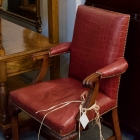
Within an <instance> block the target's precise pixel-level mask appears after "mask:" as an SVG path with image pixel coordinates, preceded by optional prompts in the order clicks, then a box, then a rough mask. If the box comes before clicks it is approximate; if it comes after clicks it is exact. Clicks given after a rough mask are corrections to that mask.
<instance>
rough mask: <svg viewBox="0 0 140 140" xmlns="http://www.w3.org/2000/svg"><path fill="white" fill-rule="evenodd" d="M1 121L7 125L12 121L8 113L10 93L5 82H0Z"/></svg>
mask: <svg viewBox="0 0 140 140" xmlns="http://www.w3.org/2000/svg"><path fill="white" fill-rule="evenodd" d="M0 112H1V116H0V122H1V123H2V124H3V125H5V124H9V123H10V119H9V115H8V93H7V89H6V85H5V83H0Z"/></svg>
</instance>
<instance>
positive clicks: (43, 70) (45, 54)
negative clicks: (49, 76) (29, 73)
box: [31, 51, 48, 83]
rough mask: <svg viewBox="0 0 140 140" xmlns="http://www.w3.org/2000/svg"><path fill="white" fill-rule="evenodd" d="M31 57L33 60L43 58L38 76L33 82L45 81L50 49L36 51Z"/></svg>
mask: <svg viewBox="0 0 140 140" xmlns="http://www.w3.org/2000/svg"><path fill="white" fill-rule="evenodd" d="M31 58H32V59H33V61H36V60H40V59H42V67H41V69H40V72H39V74H38V76H37V78H36V79H35V80H34V81H33V83H38V82H41V81H43V79H44V77H45V75H46V73H47V69H48V51H46V52H41V53H36V54H34V55H32V56H31Z"/></svg>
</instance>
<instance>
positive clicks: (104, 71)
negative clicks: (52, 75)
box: [10, 5, 130, 140]
mask: <svg viewBox="0 0 140 140" xmlns="http://www.w3.org/2000/svg"><path fill="white" fill-rule="evenodd" d="M129 18H130V16H129V15H126V14H120V13H116V12H111V11H107V10H102V9H99V8H94V7H88V6H83V5H81V6H79V7H78V10H77V15H76V20H75V27H74V34H73V39H72V42H66V43H62V44H59V45H57V46H55V47H52V48H51V49H50V50H49V53H48V54H44V57H43V56H42V57H40V54H35V55H33V58H34V59H43V62H44V63H46V62H47V61H46V60H47V59H49V58H51V57H54V56H58V55H60V54H62V53H65V52H70V67H69V76H68V77H67V78H59V79H55V80H50V81H48V82H39V80H38V79H39V77H38V79H37V80H36V82H35V84H33V85H30V86H27V87H25V88H20V89H17V90H14V91H12V92H10V99H11V103H13V105H15V106H16V109H15V111H13V114H12V118H11V123H12V132H13V140H19V135H18V121H17V116H18V110H17V108H19V109H21V110H23V111H25V112H27V114H29V115H30V116H31V117H33V118H35V119H36V120H38V121H39V122H40V123H41V124H42V123H43V124H44V125H45V126H47V129H46V133H47V135H48V137H47V139H50V140H54V139H55V140H74V139H76V137H77V134H78V132H79V130H82V129H83V127H82V126H79V123H78V122H79V118H80V116H81V115H83V114H84V113H85V114H86V115H87V117H88V119H89V120H90V121H92V120H94V119H95V120H96V123H97V124H98V125H99V126H100V117H99V114H100V116H101V115H102V114H105V113H106V112H109V111H111V113H112V122H113V123H112V127H113V130H114V131H113V132H114V133H113V136H111V137H110V139H113V140H121V133H120V128H119V122H118V115H117V99H118V98H117V94H118V87H119V81H120V75H121V74H122V73H123V72H125V70H126V69H127V67H128V64H127V62H126V60H125V59H124V58H123V55H124V49H125V40H126V36H127V31H128V24H129ZM112 19H113V20H112ZM43 70H44V71H45V68H42V71H43ZM44 71H43V72H44ZM40 75H42V72H40ZM99 82H100V84H99ZM112 83H113V84H112ZM96 101H97V102H96ZM80 105H81V106H80ZM79 106H80V109H79ZM99 107H100V109H99ZM80 110H81V112H80ZM37 112H38V113H37ZM98 113H99V114H98ZM100 138H102V135H101V134H100Z"/></svg>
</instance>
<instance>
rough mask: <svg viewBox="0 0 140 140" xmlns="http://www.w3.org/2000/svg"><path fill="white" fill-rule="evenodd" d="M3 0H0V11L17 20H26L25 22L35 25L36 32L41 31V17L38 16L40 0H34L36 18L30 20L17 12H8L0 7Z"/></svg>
mask: <svg viewBox="0 0 140 140" xmlns="http://www.w3.org/2000/svg"><path fill="white" fill-rule="evenodd" d="M3 1H4V0H0V5H1V8H0V9H1V10H0V13H2V14H6V15H8V16H11V17H14V18H16V19H18V20H21V21H23V22H26V23H29V24H31V25H33V26H35V28H36V30H37V32H39V33H41V32H42V29H41V24H42V22H41V17H40V0H36V20H31V19H29V18H26V17H23V16H20V15H18V14H14V13H12V12H9V11H6V10H3V9H2V2H3Z"/></svg>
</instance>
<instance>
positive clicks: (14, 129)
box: [11, 114, 19, 140]
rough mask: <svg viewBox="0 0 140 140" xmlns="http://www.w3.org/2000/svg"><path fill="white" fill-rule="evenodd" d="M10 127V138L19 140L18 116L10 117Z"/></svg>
mask: <svg viewBox="0 0 140 140" xmlns="http://www.w3.org/2000/svg"><path fill="white" fill-rule="evenodd" d="M11 125H12V137H13V140H19V132H18V115H16V114H13V115H12V117H11Z"/></svg>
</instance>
